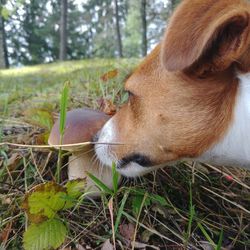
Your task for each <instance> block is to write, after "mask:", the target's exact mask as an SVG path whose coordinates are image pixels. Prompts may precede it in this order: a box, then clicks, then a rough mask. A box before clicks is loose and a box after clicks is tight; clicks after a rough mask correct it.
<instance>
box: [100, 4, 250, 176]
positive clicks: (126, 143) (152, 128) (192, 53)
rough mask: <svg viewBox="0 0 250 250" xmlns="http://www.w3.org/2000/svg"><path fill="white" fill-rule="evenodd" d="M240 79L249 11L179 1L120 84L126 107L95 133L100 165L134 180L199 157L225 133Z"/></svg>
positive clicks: (249, 45) (246, 60)
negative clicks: (156, 39) (142, 57)
mask: <svg viewBox="0 0 250 250" xmlns="http://www.w3.org/2000/svg"><path fill="white" fill-rule="evenodd" d="M239 71H241V72H249V71H250V6H249V4H248V3H246V2H245V1H243V0H184V1H183V2H182V4H181V5H180V6H179V7H178V8H177V10H176V11H175V13H174V14H173V16H172V18H171V19H170V22H169V24H168V27H167V30H166V33H165V36H164V39H163V41H162V42H161V43H160V44H159V45H158V46H157V47H156V48H155V49H154V50H153V51H152V52H151V54H150V55H149V56H147V57H146V58H145V60H144V61H143V62H142V63H141V64H140V65H139V67H138V68H137V69H136V70H135V71H134V72H133V74H132V75H131V76H130V77H129V78H128V79H127V81H126V83H125V89H126V91H127V92H128V94H129V100H128V102H127V103H126V104H125V105H124V106H123V107H122V108H121V109H120V110H119V111H118V112H117V113H116V114H115V115H114V116H113V117H112V119H110V120H109V121H108V122H107V123H106V125H105V126H104V127H103V129H102V130H101V131H100V134H99V140H98V142H101V143H107V144H101V145H100V144H97V145H96V152H97V155H98V157H99V159H100V160H101V161H102V162H103V163H104V164H107V165H111V164H112V162H113V161H114V162H115V163H116V164H117V167H118V169H119V171H120V172H121V173H122V174H124V175H127V176H136V175H141V174H144V173H146V172H148V171H151V170H152V169H155V168H156V167H159V166H161V165H162V164H165V163H167V162H173V161H176V160H179V159H183V158H197V157H199V156H200V155H202V154H203V153H204V152H206V151H207V150H208V149H209V148H211V147H212V146H213V145H215V144H216V143H218V142H219V141H220V140H221V139H222V138H223V137H224V136H225V134H226V132H227V130H228V129H229V127H230V124H231V122H232V120H233V112H234V107H235V102H236V97H237V92H238V78H237V72H239ZM113 143H118V144H119V145H112V144H113Z"/></svg>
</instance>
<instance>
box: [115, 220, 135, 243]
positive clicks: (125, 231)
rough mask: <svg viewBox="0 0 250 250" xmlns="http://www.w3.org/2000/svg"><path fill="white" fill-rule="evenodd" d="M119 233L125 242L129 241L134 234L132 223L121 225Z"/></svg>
mask: <svg viewBox="0 0 250 250" xmlns="http://www.w3.org/2000/svg"><path fill="white" fill-rule="evenodd" d="M119 232H120V234H121V235H122V236H123V237H124V238H125V239H126V240H129V241H131V240H132V239H133V236H134V233H135V226H134V225H133V224H132V223H128V224H121V225H120V226H119Z"/></svg>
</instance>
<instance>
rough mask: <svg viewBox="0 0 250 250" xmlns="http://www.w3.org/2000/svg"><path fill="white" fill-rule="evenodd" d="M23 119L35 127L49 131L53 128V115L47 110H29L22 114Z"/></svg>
mask: <svg viewBox="0 0 250 250" xmlns="http://www.w3.org/2000/svg"><path fill="white" fill-rule="evenodd" d="M24 115H25V119H26V120H27V121H28V122H29V123H31V124H33V125H36V126H39V127H42V128H45V129H47V130H48V131H50V130H51V128H52V126H53V123H54V122H53V115H52V112H50V111H48V110H43V109H38V108H30V109H27V110H26V111H25V112H24Z"/></svg>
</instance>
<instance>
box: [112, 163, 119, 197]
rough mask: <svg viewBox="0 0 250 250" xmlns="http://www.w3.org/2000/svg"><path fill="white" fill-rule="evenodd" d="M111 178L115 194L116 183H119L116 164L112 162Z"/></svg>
mask: <svg viewBox="0 0 250 250" xmlns="http://www.w3.org/2000/svg"><path fill="white" fill-rule="evenodd" d="M112 180H113V189H114V194H116V193H117V190H118V185H119V174H118V172H117V171H116V165H115V163H114V162H113V163H112Z"/></svg>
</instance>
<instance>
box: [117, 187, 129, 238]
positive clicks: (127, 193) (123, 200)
mask: <svg viewBox="0 0 250 250" xmlns="http://www.w3.org/2000/svg"><path fill="white" fill-rule="evenodd" d="M128 195H129V190H128V191H126V192H125V194H124V196H123V198H122V202H121V206H120V207H119V210H118V213H117V217H116V221H115V227H114V231H115V233H116V232H117V229H118V226H119V224H120V220H121V217H122V212H123V210H124V206H125V203H126V201H127V198H128Z"/></svg>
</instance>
